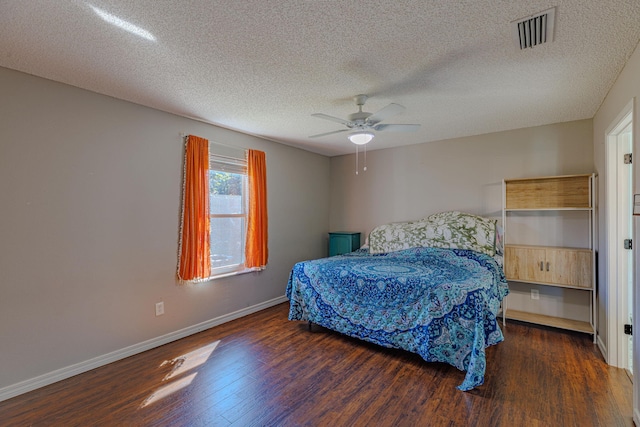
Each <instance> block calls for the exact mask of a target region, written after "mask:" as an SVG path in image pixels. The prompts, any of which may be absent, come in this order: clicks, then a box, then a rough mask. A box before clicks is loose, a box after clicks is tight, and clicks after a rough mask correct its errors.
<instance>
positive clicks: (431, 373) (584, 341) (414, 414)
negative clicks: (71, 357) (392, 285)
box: [0, 304, 633, 427]
mask: <svg viewBox="0 0 640 427" xmlns="http://www.w3.org/2000/svg"><path fill="white" fill-rule="evenodd" d="M287 311H288V305H287V304H281V305H278V306H276V307H272V308H269V309H267V310H263V311H261V312H259V313H255V314H252V315H250V316H247V317H244V318H242V319H238V320H235V321H232V322H229V323H226V324H224V325H220V326H218V327H215V328H212V329H209V330H207V331H204V332H201V333H199V334H196V335H193V336H190V337H187V338H184V339H182V340H180V341H176V342H173V343H170V344H167V345H164V346H162V347H159V348H156V349H153V350H150V351H147V352H145V353H142V354H139V355H136V356H133V357H129V358H127V359H124V360H121V361H118V362H115V363H112V364H110V365H107V366H104V367H101V368H98V369H94V370H92V371H90V372H87V373H84V374H81V375H78V376H75V377H73V378H69V379H67V380H64V381H61V382H59V383H56V384H52V385H50V386H47V387H44V388H41V389H39V390H35V391H33V392H30V393H26V394H24V395H22V396H18V397H16V398H13V399H9V400H7V401H4V402H0V425H2V426H8V425H10V426H31V425H33V426H147V425H149V426H303V425H304V426H576V427H577V426H579V427H584V426H607V427H612V426H631V425H633V423H632V420H631V417H632V402H631V396H632V390H631V382H630V380H629V378H628V377H627V375H626V373H625V372H624V371H623V370H620V369H616V368H611V367H609V366H608V365H606V364H605V363H604V361H603V360H602V356H601V355H600V353H599V351H598V350H597V348H596V347H595V346H594V345H593V343H592V342H591V337H590V336H589V335H585V334H578V333H571V332H565V331H559V330H554V329H546V328H539V327H535V326H527V325H525V324H519V323H515V322H511V323H508V324H507V326H506V328H504V333H505V341H504V342H503V343H500V344H498V345H497V346H494V347H491V348H489V349H487V373H486V377H485V383H484V385H482V386H480V387H478V388H476V389H474V390H472V391H470V392H461V391H458V390H457V389H456V388H455V387H456V386H457V385H458V384H460V383H461V382H462V380H463V377H464V374H463V373H462V372H460V371H458V370H457V369H455V368H453V367H451V366H449V365H445V364H440V363H427V362H424V361H423V360H422V359H421V358H420V357H419V356H416V355H413V354H410V353H407V352H403V351H397V350H390V349H385V348H382V347H378V346H375V345H371V344H367V343H364V342H361V341H358V340H354V339H350V338H347V337H344V336H342V335H339V334H337V333H334V332H331V331H328V330H326V329H323V328H320V327H317V326H314V327H313V328H312V330H311V331H309V330H308V329H307V324H305V323H301V322H290V321H288V320H287Z"/></svg>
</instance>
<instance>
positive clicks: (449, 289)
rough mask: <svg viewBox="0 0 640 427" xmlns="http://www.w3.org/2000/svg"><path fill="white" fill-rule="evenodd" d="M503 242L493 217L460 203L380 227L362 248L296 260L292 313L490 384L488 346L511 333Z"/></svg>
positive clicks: (469, 384)
mask: <svg viewBox="0 0 640 427" xmlns="http://www.w3.org/2000/svg"><path fill="white" fill-rule="evenodd" d="M497 240H499V239H497V237H496V223H495V221H494V220H489V219H485V218H482V217H478V216H475V215H471V214H466V213H461V212H456V211H454V212H443V213H440V214H435V215H432V216H430V217H427V218H424V219H422V220H419V221H414V222H405V223H395V224H386V225H383V226H380V227H376V228H375V229H374V230H373V231H372V232H371V233H370V234H369V238H368V245H365V246H364V247H363V248H360V249H359V250H357V251H355V252H352V253H350V254H346V255H340V256H335V257H331V258H323V259H317V260H310V261H303V262H299V263H297V264H295V265H294V267H293V269H292V271H291V273H290V275H289V281H288V284H287V290H286V295H287V298H288V299H289V302H290V309H289V320H297V321H305V322H310V323H315V324H317V325H320V326H323V327H325V328H328V329H331V330H334V331H337V332H340V333H342V334H345V335H348V336H351V337H355V338H359V339H362V340H365V341H369V342H372V343H375V344H378V345H381V346H384V347H391V348H398V349H403V350H407V351H410V352H413V353H417V354H419V355H420V356H421V357H422V358H423V359H424V360H426V361H437V362H445V363H448V364H450V365H452V366H454V367H456V368H458V369H460V370H462V371H466V374H465V377H464V381H463V382H462V384H460V385H459V386H458V389H460V390H463V391H467V390H471V389H473V388H474V387H477V386H479V385H481V384H483V382H484V374H485V368H486V356H485V349H486V348H487V347H489V346H491V345H494V344H497V343H499V342H501V341H502V340H503V339H504V338H503V335H502V331H501V330H500V327H499V324H498V321H497V319H496V316H497V314H498V311H499V309H500V304H501V301H502V299H503V298H504V297H505V296H506V295H507V293H508V287H507V282H506V280H505V276H504V272H503V270H502V266H501V262H500V253H499V250H498V253H497V251H496V247H497V246H499V245H497V244H496V242H497Z"/></svg>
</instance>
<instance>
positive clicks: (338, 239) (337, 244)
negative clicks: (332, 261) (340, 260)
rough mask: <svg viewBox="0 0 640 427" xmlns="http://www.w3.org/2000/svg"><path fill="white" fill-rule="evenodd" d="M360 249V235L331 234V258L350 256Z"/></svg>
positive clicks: (342, 232)
mask: <svg viewBox="0 0 640 427" xmlns="http://www.w3.org/2000/svg"><path fill="white" fill-rule="evenodd" d="M359 247H360V233H352V232H349V231H336V232H334V233H329V256H335V255H342V254H348V253H349V252H353V251H355V250H356V249H358V248H359Z"/></svg>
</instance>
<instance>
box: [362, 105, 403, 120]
mask: <svg viewBox="0 0 640 427" xmlns="http://www.w3.org/2000/svg"><path fill="white" fill-rule="evenodd" d="M404 110H406V108H404V107H403V106H402V105H400V104H395V103H391V104H389V105H387V106H386V107H384V108H383V109H381V110H379V111H378V112H377V113H373V114H372V115H370V116H369V117H368V118H367V122H369V123H370V124H372V125H375V124H376V123H380V122H381V121H383V120H384V119H388V118H389V117H391V116H395V115H396V114H400V113H402V112H403V111H404Z"/></svg>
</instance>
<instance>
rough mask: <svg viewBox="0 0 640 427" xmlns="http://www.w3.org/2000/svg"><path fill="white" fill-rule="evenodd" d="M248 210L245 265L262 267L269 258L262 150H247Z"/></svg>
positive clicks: (265, 177) (265, 168) (264, 168)
mask: <svg viewBox="0 0 640 427" xmlns="http://www.w3.org/2000/svg"><path fill="white" fill-rule="evenodd" d="M247 175H248V178H249V212H248V215H247V242H246V245H245V266H246V267H247V268H258V269H261V268H264V267H265V266H266V265H267V259H268V258H269V249H268V246H267V237H268V233H267V222H268V221H267V163H266V156H265V154H264V152H263V151H258V150H248V153H247Z"/></svg>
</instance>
